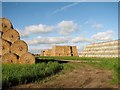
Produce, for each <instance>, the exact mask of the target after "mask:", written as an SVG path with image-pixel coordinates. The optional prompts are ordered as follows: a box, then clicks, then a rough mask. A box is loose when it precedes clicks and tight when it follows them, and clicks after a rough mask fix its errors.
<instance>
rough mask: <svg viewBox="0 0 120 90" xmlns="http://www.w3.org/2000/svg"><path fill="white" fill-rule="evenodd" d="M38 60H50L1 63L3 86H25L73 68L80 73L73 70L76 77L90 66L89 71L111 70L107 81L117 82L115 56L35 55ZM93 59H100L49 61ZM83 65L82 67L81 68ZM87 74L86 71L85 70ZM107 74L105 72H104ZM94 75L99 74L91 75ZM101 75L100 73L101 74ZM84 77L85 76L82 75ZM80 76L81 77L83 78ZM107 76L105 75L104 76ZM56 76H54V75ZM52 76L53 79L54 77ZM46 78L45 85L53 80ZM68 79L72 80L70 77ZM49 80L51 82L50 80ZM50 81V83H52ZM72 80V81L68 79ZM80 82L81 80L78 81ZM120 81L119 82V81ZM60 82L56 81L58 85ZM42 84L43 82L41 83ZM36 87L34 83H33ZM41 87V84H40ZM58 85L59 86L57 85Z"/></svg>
mask: <svg viewBox="0 0 120 90" xmlns="http://www.w3.org/2000/svg"><path fill="white" fill-rule="evenodd" d="M36 58H37V59H38V60H39V58H44V59H45V60H48V61H49V60H50V61H49V62H48V63H43V62H42V63H38V64H33V65H28V64H27V65H15V64H4V65H3V69H2V70H3V71H2V73H3V81H2V82H3V86H4V87H6V86H7V87H11V86H14V85H20V84H25V87H26V86H27V85H26V84H28V83H31V82H32V83H34V82H40V81H44V80H46V77H47V78H49V77H48V76H50V77H51V76H55V75H57V77H59V76H61V74H60V73H62V74H63V75H64V76H67V75H68V74H67V72H73V70H77V72H79V73H80V74H76V72H73V74H74V73H75V74H76V77H77V76H79V75H81V71H84V72H85V73H86V69H89V67H90V68H91V71H92V70H93V71H92V72H93V73H96V72H94V70H97V71H99V72H101V70H103V71H102V72H104V73H103V74H105V72H106V73H107V72H108V71H112V79H111V81H109V83H112V84H113V85H117V84H118V81H119V80H118V77H120V67H119V66H118V59H117V58H80V57H41V56H37V57H36ZM59 59H60V60H62V59H63V60H82V61H84V60H88V61H90V60H94V61H96V60H97V61H100V62H99V63H93V62H88V63H79V64H77V63H61V64H60V63H58V62H57V61H56V62H55V61H54V62H51V60H59ZM82 66H84V67H83V68H81V67H82ZM57 72H59V73H57ZM87 74H88V72H87ZM106 75H107V74H106ZM93 76H95V77H97V76H99V75H97V76H96V75H95V74H94V75H93ZM101 76H102V74H101ZM84 77H85V76H84ZM84 77H82V78H84ZM106 77H107V76H106ZM55 78H56V77H55ZM55 78H54V79H55ZM63 78H64V80H66V81H67V80H69V79H67V77H63ZM93 78H94V77H93ZM54 79H52V80H48V81H45V82H47V86H49V84H50V83H51V82H52V81H53V80H54ZM103 79H104V78H103ZM70 80H74V79H72V76H71V79H70ZM50 81H51V82H50ZM57 81H58V80H55V81H53V82H54V84H55V85H56V84H57ZM60 81H61V83H63V82H64V83H65V81H63V82H62V80H61V79H60ZM53 82H52V83H53ZM55 82H56V83H55ZM68 82H72V81H68ZM80 83H81V82H80ZM119 83H120V82H119ZM59 84H60V83H58V85H59ZM41 85H43V84H41ZM33 86H34V87H36V83H35V85H33ZM43 86H44V85H43ZM40 87H41V86H40ZM52 87H57V86H54V85H53V86H52ZM58 87H59V86H58Z"/></svg>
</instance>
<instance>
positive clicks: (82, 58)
mask: <svg viewBox="0 0 120 90" xmlns="http://www.w3.org/2000/svg"><path fill="white" fill-rule="evenodd" d="M36 58H44V59H47V60H59V59H60V60H116V59H117V58H91V57H78V56H36Z"/></svg>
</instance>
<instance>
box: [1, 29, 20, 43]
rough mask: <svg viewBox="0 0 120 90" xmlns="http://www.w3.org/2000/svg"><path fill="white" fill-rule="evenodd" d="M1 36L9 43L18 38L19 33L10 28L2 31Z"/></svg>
mask: <svg viewBox="0 0 120 90" xmlns="http://www.w3.org/2000/svg"><path fill="white" fill-rule="evenodd" d="M2 38H3V39H5V40H7V41H9V42H11V43H14V42H15V41H17V40H19V39H20V35H19V33H18V32H17V31H16V30H14V29H10V30H7V31H6V32H5V33H3V35H2Z"/></svg>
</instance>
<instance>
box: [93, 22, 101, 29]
mask: <svg viewBox="0 0 120 90" xmlns="http://www.w3.org/2000/svg"><path fill="white" fill-rule="evenodd" d="M92 27H93V28H95V29H101V28H103V25H102V24H100V23H94V24H93V25H92Z"/></svg>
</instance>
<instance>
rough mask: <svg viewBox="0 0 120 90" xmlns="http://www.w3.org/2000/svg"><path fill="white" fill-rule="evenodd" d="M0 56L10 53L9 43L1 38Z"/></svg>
mask: <svg viewBox="0 0 120 90" xmlns="http://www.w3.org/2000/svg"><path fill="white" fill-rule="evenodd" d="M0 43H1V44H0V55H4V54H5V53H9V52H10V43H9V42H8V41H6V40H4V39H2V38H0Z"/></svg>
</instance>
